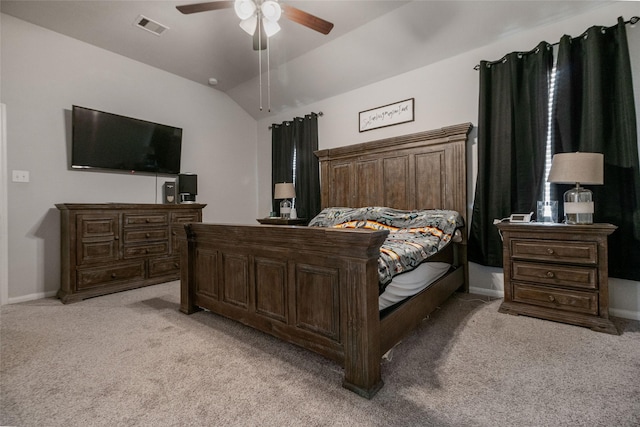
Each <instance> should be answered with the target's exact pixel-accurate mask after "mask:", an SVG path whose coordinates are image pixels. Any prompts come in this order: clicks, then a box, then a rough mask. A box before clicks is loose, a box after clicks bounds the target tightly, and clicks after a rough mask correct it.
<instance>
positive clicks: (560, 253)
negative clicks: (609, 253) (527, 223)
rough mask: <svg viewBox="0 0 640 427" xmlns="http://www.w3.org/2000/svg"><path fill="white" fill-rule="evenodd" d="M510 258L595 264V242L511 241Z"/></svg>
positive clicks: (596, 258) (596, 245)
mask: <svg viewBox="0 0 640 427" xmlns="http://www.w3.org/2000/svg"><path fill="white" fill-rule="evenodd" d="M511 257H512V258H514V259H527V260H539V261H557V262H567V263H574V264H594V265H595V264H597V263H598V244H597V243H596V242H573V241H557V240H527V239H511Z"/></svg>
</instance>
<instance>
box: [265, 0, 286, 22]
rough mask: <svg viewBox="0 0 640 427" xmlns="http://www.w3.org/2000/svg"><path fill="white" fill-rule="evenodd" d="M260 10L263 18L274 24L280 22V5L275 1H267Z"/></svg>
mask: <svg viewBox="0 0 640 427" xmlns="http://www.w3.org/2000/svg"><path fill="white" fill-rule="evenodd" d="M260 9H261V10H262V16H264V17H265V18H266V19H268V20H269V21H272V22H278V19H280V16H281V15H282V9H281V8H280V5H279V4H278V3H276V2H275V1H273V0H267V1H265V2H264V3H262V6H261V7H260Z"/></svg>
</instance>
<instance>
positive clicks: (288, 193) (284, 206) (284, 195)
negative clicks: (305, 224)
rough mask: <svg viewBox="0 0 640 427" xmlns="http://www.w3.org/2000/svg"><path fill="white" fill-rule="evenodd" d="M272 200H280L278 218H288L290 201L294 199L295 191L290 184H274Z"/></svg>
mask: <svg viewBox="0 0 640 427" xmlns="http://www.w3.org/2000/svg"><path fill="white" fill-rule="evenodd" d="M273 193H274V194H273V198H274V199H276V200H282V201H281V202H280V216H281V217H282V218H289V217H290V216H291V201H289V199H294V198H295V197H296V189H295V187H294V186H293V183H291V182H282V183H278V184H276V188H275V191H274V192H273Z"/></svg>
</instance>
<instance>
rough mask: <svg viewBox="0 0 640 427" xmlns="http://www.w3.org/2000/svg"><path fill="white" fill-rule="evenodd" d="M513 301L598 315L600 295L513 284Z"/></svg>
mask: <svg viewBox="0 0 640 427" xmlns="http://www.w3.org/2000/svg"><path fill="white" fill-rule="evenodd" d="M513 301H515V302H520V303H524V304H530V305H537V306H540V307H548V308H554V309H558V310H564V311H571V312H575V313H584V314H591V315H597V314H598V294H597V293H596V292H586V291H568V290H563V289H556V288H552V287H548V286H535V285H527V284H524V283H517V282H513Z"/></svg>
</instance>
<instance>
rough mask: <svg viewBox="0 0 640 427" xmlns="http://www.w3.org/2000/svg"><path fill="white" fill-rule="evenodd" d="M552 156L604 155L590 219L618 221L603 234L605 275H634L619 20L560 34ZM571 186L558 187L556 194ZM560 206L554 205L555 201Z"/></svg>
mask: <svg viewBox="0 0 640 427" xmlns="http://www.w3.org/2000/svg"><path fill="white" fill-rule="evenodd" d="M556 84H557V116H556V123H555V131H556V135H555V144H554V147H553V151H554V153H556V152H558V153H560V152H574V151H585V152H597V153H603V154H604V163H605V167H604V185H598V186H587V187H588V188H589V189H590V190H592V191H593V199H594V204H595V212H594V221H595V222H608V223H611V224H614V225H616V226H618V229H617V230H616V231H615V232H614V233H613V234H612V235H611V236H610V237H609V276H611V277H618V278H624V279H630V280H640V262H639V261H640V173H639V166H638V141H637V127H636V126H637V124H636V112H635V106H634V98H633V97H634V95H633V84H632V78H631V63H630V60H629V48H628V45H627V35H626V30H625V23H624V20H623V19H622V18H619V19H618V25H616V26H613V27H610V28H605V27H591V28H589V29H588V30H587V31H586V32H585V33H584V34H583V35H582V36H580V37H577V38H573V39H572V38H571V37H569V36H564V37H563V38H562V39H561V41H560V47H559V50H558V64H557V77H556ZM569 187H570V186H558V192H557V194H558V195H559V196H560V197H561V195H562V194H563V193H564V191H566V190H567V189H568V188H569ZM559 205H561V203H560V204H559Z"/></svg>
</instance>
